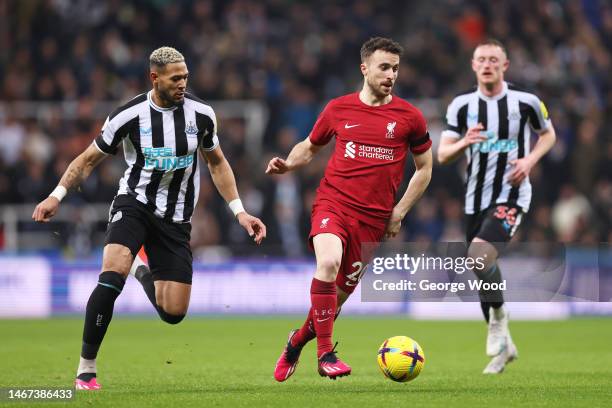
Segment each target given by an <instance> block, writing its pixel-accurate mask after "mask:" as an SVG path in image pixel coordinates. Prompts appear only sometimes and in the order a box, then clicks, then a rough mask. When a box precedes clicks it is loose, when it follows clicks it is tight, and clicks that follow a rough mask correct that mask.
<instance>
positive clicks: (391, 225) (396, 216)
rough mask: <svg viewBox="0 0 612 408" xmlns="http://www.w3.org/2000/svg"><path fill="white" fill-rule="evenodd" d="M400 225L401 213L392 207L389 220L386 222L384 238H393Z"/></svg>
mask: <svg viewBox="0 0 612 408" xmlns="http://www.w3.org/2000/svg"><path fill="white" fill-rule="evenodd" d="M401 227H402V215H401V214H400V213H399V212H398V211H396V210H395V209H393V212H392V213H391V218H389V222H387V229H386V230H385V239H389V238H394V237H395V236H397V234H398V233H399V230H400V228H401Z"/></svg>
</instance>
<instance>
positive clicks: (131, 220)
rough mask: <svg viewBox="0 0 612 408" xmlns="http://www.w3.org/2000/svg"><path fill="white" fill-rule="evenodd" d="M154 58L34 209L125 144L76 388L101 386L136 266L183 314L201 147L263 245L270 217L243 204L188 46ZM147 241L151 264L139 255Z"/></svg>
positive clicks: (49, 212)
mask: <svg viewBox="0 0 612 408" xmlns="http://www.w3.org/2000/svg"><path fill="white" fill-rule="evenodd" d="M149 61H150V79H151V82H152V85H153V89H152V90H151V91H149V92H148V93H146V94H141V95H139V96H137V97H135V98H134V99H132V100H131V101H129V102H128V103H127V104H125V105H122V106H121V107H119V108H118V109H117V110H115V111H114V112H113V113H112V114H111V115H109V117H108V119H107V121H106V123H105V124H104V126H103V128H102V132H101V134H100V136H98V137H97V138H96V140H95V141H94V143H92V144H91V145H90V146H89V147H88V148H87V149H86V150H85V151H84V152H83V153H82V154H81V155H79V156H78V157H77V158H76V159H75V160H74V161H73V162H72V163H71V164H70V165H69V166H68V169H67V170H66V172H65V173H64V175H63V176H62V178H61V180H60V182H59V185H58V186H57V188H56V189H55V190H54V191H53V192H52V193H51V195H50V196H49V197H48V198H46V199H45V200H44V201H42V202H41V203H40V204H38V206H36V208H35V210H34V213H33V215H32V218H33V219H34V220H35V221H39V222H48V221H49V220H50V218H51V217H53V215H55V213H56V212H57V210H58V207H59V204H60V201H61V200H62V198H63V197H64V196H65V195H66V193H67V191H68V190H70V189H71V188H75V187H77V186H78V185H79V184H80V183H82V182H83V181H84V180H85V179H86V178H87V176H88V175H89V174H90V173H91V171H92V170H93V169H94V168H95V167H96V166H97V165H98V164H99V163H100V162H101V161H102V160H104V159H105V158H106V157H107V156H108V155H109V154H115V153H116V151H117V148H118V146H119V144H121V143H123V148H124V156H125V160H126V163H127V164H128V168H127V170H126V172H125V174H124V176H123V178H122V179H121V181H120V182H119V190H118V193H117V196H116V197H115V200H114V201H113V204H112V205H111V210H110V219H109V224H108V228H107V232H106V240H105V247H104V255H103V260H102V273H101V274H100V276H99V278H98V285H97V286H96V287H95V289H94V290H93V292H92V294H91V296H90V298H89V301H88V303H87V310H86V313H85V325H84V329H83V345H82V350H81V358H80V363H79V367H78V370H77V378H76V380H75V386H76V388H77V389H84V390H95V389H99V388H100V387H101V386H100V384H99V383H98V381H97V379H96V374H97V369H96V357H97V354H98V350H99V348H100V345H101V343H102V340H103V338H104V334H105V333H106V330H107V328H108V325H109V324H110V321H111V318H112V314H113V307H114V303H115V300H116V299H117V297H118V296H119V294H120V293H121V291H122V289H123V286H124V284H125V279H126V278H127V276H128V274H129V273H130V272H132V273H134V274H135V275H136V277H137V279H138V280H139V281H140V283H141V284H142V286H143V288H144V290H145V293H146V294H147V296H148V297H149V300H150V301H151V303H152V304H153V306H154V307H155V308H156V310H157V312H158V314H159V316H160V317H161V319H162V320H163V321H165V322H167V323H170V324H177V323H179V322H180V321H181V320H182V319H183V318H184V317H185V314H186V313H187V308H188V306H189V297H190V294H191V281H192V273H193V271H192V259H193V258H192V254H191V248H190V245H189V240H190V233H191V223H190V220H191V215H192V214H193V209H194V207H195V205H196V203H197V197H198V192H199V169H200V167H199V163H198V156H199V155H202V156H203V157H204V159H205V160H206V163H207V164H208V168H209V170H210V174H211V176H212V180H213V182H214V184H215V186H216V188H217V190H218V191H219V193H220V194H221V196H222V197H223V198H224V199H225V200H226V201H227V202H228V203H229V206H230V208H231V209H232V211H233V212H234V214H235V215H236V218H237V220H238V222H239V223H240V225H242V227H244V229H245V230H246V231H247V232H248V234H249V235H250V236H251V237H253V239H254V240H255V242H256V243H257V244H259V243H261V241H262V239H263V238H265V236H266V227H265V226H264V224H263V223H262V222H261V221H260V220H259V219H258V218H255V217H253V216H251V215H249V214H248V213H247V212H246V211H245V210H244V208H243V207H242V203H241V201H240V199H239V196H238V190H237V188H236V180H235V178H234V173H233V171H232V168H231V167H230V165H229V163H228V161H227V160H226V159H225V156H224V155H223V152H222V150H221V147H220V146H219V142H218V138H217V123H216V118H215V114H214V112H213V110H212V108H210V106H208V105H206V104H204V103H203V102H202V101H200V100H199V99H198V98H196V97H194V96H193V95H190V94H188V93H187V92H186V87H187V78H188V75H189V72H188V70H187V65H186V64H185V60H184V58H183V56H182V55H181V53H179V52H178V51H177V50H175V49H174V48H170V47H161V48H159V49H157V50H155V51H153V53H152V54H151V56H150V58H149ZM142 245H144V247H145V250H146V251H147V254H148V260H149V265H150V269H149V268H148V267H145V266H143V265H140V264H141V263H140V264H139V262H138V260H137V261H134V259H135V258H136V257H137V253H138V251H139V250H140V248H141V246H142ZM137 266H140V267H139V268H136V267H137Z"/></svg>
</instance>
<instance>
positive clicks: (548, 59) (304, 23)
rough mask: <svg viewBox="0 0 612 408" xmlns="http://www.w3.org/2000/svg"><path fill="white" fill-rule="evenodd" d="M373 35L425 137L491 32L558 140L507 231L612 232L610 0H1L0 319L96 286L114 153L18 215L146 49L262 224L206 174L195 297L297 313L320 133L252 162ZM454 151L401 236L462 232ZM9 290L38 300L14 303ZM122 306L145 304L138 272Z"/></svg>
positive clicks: (106, 107) (294, 131) (295, 125)
mask: <svg viewBox="0 0 612 408" xmlns="http://www.w3.org/2000/svg"><path fill="white" fill-rule="evenodd" d="M374 35H382V36H389V37H392V38H394V39H396V40H398V41H399V42H400V43H401V44H402V45H403V46H404V48H405V55H404V57H403V60H402V66H401V70H400V76H399V80H398V82H397V85H396V89H395V92H396V93H397V94H398V95H400V96H402V97H404V98H406V99H408V100H409V101H411V102H413V103H414V104H415V105H417V106H418V107H419V108H421V109H422V110H423V112H424V114H425V116H426V117H427V119H428V123H429V130H430V133H431V135H432V137H433V139H434V144H437V141H438V139H439V134H440V131H441V130H442V129H443V126H444V114H445V108H446V105H447V103H448V102H449V101H450V99H452V97H453V95H454V94H455V93H456V92H459V91H461V90H464V89H468V88H469V87H471V86H473V84H474V78H473V73H472V72H471V69H470V56H471V52H472V50H473V47H474V45H475V44H477V43H478V42H479V41H481V40H482V39H484V38H486V37H487V36H494V37H496V38H498V39H500V40H501V41H502V42H504V43H505V44H506V46H507V48H508V51H509V58H510V61H511V65H510V70H509V72H508V73H507V79H508V80H510V81H512V82H515V83H517V84H520V85H522V86H525V87H527V88H530V89H533V90H534V91H535V92H536V93H537V94H538V95H539V96H540V97H541V98H542V99H543V100H544V101H545V103H546V104H547V107H548V110H549V112H550V116H551V118H552V120H553V123H554V126H555V129H556V131H557V137H558V140H557V144H556V145H555V147H554V148H553V150H552V151H551V152H550V153H549V154H547V155H546V156H545V157H544V159H543V160H542V161H541V163H539V164H538V166H537V167H536V168H535V169H534V171H533V172H532V174H531V181H532V183H533V190H534V197H533V202H532V208H531V210H530V213H529V215H528V217H527V218H526V220H525V221H524V223H523V225H522V226H521V228H520V229H519V233H518V237H517V238H516V239H517V240H520V241H524V242H532V241H552V242H562V243H567V244H571V245H581V246H591V247H596V245H597V244H598V243H599V242H609V240H610V235H611V229H610V220H611V215H612V184H611V180H610V176H611V175H612V139H611V138H610V134H611V132H612V123H611V122H610V120H609V118H610V116H611V113H612V112H611V111H610V110H611V107H612V77H611V76H610V67H611V64H612V53H611V47H612V6H611V5H610V4H609V3H608V2H605V1H595V0H593V1H587V0H585V1H544V0H542V1H533V2H510V1H507V2H495V4H493V3H492V2H486V1H471V2H467V1H460V0H453V1H450V0H449V1H440V2H427V1H411V2H392V1H387V0H383V1H377V2H368V1H340V2H326V1H314V2H299V1H281V0H272V1H267V2H256V1H246V0H237V1H181V2H171V1H163V0H158V1H122V2H118V1H109V2H97V1H87V0H83V1H78V2H70V1H62V0H48V1H27V2H17V1H0V42H1V43H2V47H1V49H2V51H0V78H1V81H0V208H1V210H0V217H1V218H0V249H1V251H2V256H1V257H0V262H1V263H2V266H3V267H2V268H0V269H2V272H1V273H2V275H0V276H3V279H2V281H0V291H1V292H2V293H3V294H4V296H3V298H4V301H2V300H0V316H13V317H15V316H25V315H31V316H48V315H51V314H62V313H74V312H79V311H80V310H82V307H83V305H84V303H85V302H86V299H87V296H88V294H89V291H90V288H91V287H92V286H93V285H94V284H95V278H94V276H95V273H96V271H97V270H98V268H99V263H100V258H101V244H102V240H103V234H104V229H105V223H106V218H107V209H108V204H109V203H110V201H111V200H112V198H113V196H114V194H115V192H116V188H117V180H118V178H119V176H120V174H121V173H122V172H123V169H124V168H125V167H124V166H125V165H124V163H123V161H122V159H121V158H120V157H117V158H113V159H111V160H106V161H105V162H103V163H102V164H101V165H100V167H99V168H98V169H97V171H95V172H94V174H92V175H91V176H90V178H89V179H88V180H87V181H86V182H85V183H84V184H83V185H82V187H81V189H80V191H79V192H77V193H71V194H70V195H69V196H68V197H67V198H66V199H65V200H64V202H63V203H62V211H61V212H60V213H59V214H58V216H57V220H56V221H55V222H52V223H50V224H47V225H35V224H34V223H32V222H31V221H30V215H31V212H32V209H33V207H34V205H35V203H37V202H38V201H39V200H41V199H43V198H44V197H46V196H47V195H48V194H49V192H50V191H51V190H52V189H53V187H54V186H55V185H56V183H57V181H58V180H59V178H60V176H61V174H62V173H63V171H64V170H65V168H66V166H67V165H68V163H69V162H70V161H71V160H72V159H73V158H74V157H76V155H78V154H79V153H80V152H81V151H82V150H83V149H84V148H85V147H86V146H88V145H89V144H90V143H91V141H92V140H93V138H94V137H95V136H96V135H97V134H98V132H99V129H100V127H101V125H102V123H103V121H104V119H105V117H106V115H107V114H108V113H109V112H110V111H111V110H112V109H113V107H114V106H116V105H117V104H118V103H119V102H121V101H125V100H127V99H129V98H131V97H133V96H134V95H136V94H138V93H140V92H143V91H146V90H147V89H149V86H150V83H149V80H148V77H147V68H148V67H147V58H148V54H149V53H150V51H151V50H152V49H154V48H156V47H158V46H160V45H171V46H174V47H176V48H178V49H179V50H180V51H181V52H183V53H184V55H185V56H186V58H187V64H188V67H189V69H190V75H191V76H190V80H189V88H190V89H191V90H192V91H193V92H194V93H195V94H196V95H198V96H199V97H201V98H203V99H205V100H206V101H209V102H210V103H211V105H212V106H213V107H214V108H215V109H216V111H217V115H218V117H219V126H220V132H219V134H220V140H221V145H222V147H223V149H224V151H225V153H226V156H227V157H228V158H229V160H230V163H231V164H232V166H233V168H234V171H235V173H236V175H237V179H238V183H239V190H240V192H241V195H242V199H243V202H244V203H245V206H246V208H247V209H248V210H249V211H250V212H252V213H253V214H255V215H257V216H259V217H261V218H262V219H263V221H264V222H265V223H266V225H267V226H268V238H267V240H266V242H265V244H264V245H263V246H262V247H261V248H257V247H255V246H254V245H251V243H250V242H249V241H248V239H247V237H246V235H245V234H244V233H242V231H241V230H240V227H239V226H238V225H237V224H236V223H235V222H233V220H232V216H231V213H230V212H229V211H228V209H227V208H226V207H227V206H226V205H225V203H224V202H223V201H222V199H221V198H220V197H219V195H218V194H217V193H216V191H215V189H214V186H213V185H212V183H211V180H210V178H209V177H208V176H207V175H206V176H205V177H203V181H202V189H201V194H200V198H199V204H198V208H197V210H196V212H195V214H194V221H193V240H192V245H193V249H194V255H195V260H196V281H195V282H196V283H195V287H194V291H195V292H194V296H193V300H192V304H193V305H192V310H193V311H195V312H214V313H244V312H262V313H269V312H276V313H286V312H302V311H303V310H304V308H305V307H306V305H307V302H308V299H307V293H306V288H307V285H308V281H309V279H310V278H309V276H310V274H311V268H312V259H311V254H310V252H309V251H308V250H307V248H306V245H305V244H306V240H305V237H306V235H307V232H308V230H309V213H310V207H311V203H312V200H313V197H314V192H315V189H316V186H317V185H318V182H319V180H320V178H321V176H322V174H323V172H324V168H325V163H326V161H327V157H328V154H329V152H330V151H331V147H328V148H327V149H326V150H325V152H324V153H322V154H321V155H320V156H321V157H317V158H316V159H315V161H314V162H313V163H311V165H309V166H308V167H307V168H305V169H304V170H302V171H299V172H297V173H294V174H291V175H287V176H284V177H268V176H265V175H264V169H265V164H266V163H267V161H268V160H269V159H270V158H271V157H272V156H273V155H281V156H284V155H286V154H287V153H288V151H289V150H290V148H291V147H292V146H293V145H294V144H295V143H296V142H297V141H299V140H301V139H303V138H305V137H306V136H307V134H308V132H309V130H310V128H311V126H312V124H313V123H314V120H315V119H316V116H317V114H318V112H319V111H320V110H321V109H322V107H323V106H324V103H325V102H326V101H327V100H329V99H330V98H333V97H335V96H338V95H341V94H344V93H348V92H352V91H355V90H357V89H358V88H359V87H360V86H361V81H362V79H361V76H360V72H359V69H358V65H359V47H360V45H361V43H362V42H363V41H364V40H366V39H367V38H369V37H371V36H374ZM434 148H435V147H434ZM119 156H120V154H119ZM464 165H465V164H464V162H463V161H461V162H459V163H457V164H455V165H453V166H447V167H442V166H438V165H435V166H434V174H433V179H432V182H431V185H430V187H429V189H428V191H427V192H426V194H425V196H424V197H423V198H422V199H421V200H420V201H419V203H418V205H417V206H416V207H415V208H414V209H413V211H412V212H411V213H410V214H409V215H408V217H407V219H406V220H405V222H404V226H403V228H402V232H401V236H400V237H398V240H405V241H425V242H437V241H460V240H462V239H463V233H462V189H463V187H462V185H463V181H462V172H463V166H464ZM203 171H204V172H207V170H206V169H205V168H203ZM411 172H412V169H410V168H409V169H407V175H408V176H409V175H410V174H411ZM26 265H27V268H26ZM24 270H27V271H28V274H27V275H24V273H23V271H24ZM223 282H226V283H225V284H223ZM253 288H256V289H255V290H253ZM279 288H283V290H279ZM24 291H25V292H24ZM28 291H29V292H28ZM24 293H31V294H32V297H33V298H36V299H38V300H39V301H38V302H32V301H31V300H28V301H25V299H29V298H28V296H24ZM236 294H239V296H236ZM245 297H246V298H245ZM247 298H248V299H247ZM261 299H272V300H270V301H267V302H262V301H261ZM241 301H242V303H241ZM33 304H38V306H37V307H38V309H37V307H35V306H33ZM118 305H119V309H120V310H124V311H132V312H139V313H143V312H147V311H149V306H148V305H147V303H146V298H145V296H143V294H142V293H140V292H139V288H138V287H137V286H136V285H133V286H132V287H131V288H128V290H126V294H124V295H123V296H122V298H121V299H120V301H119V303H118ZM351 305H352V306H351V307H353V308H354V310H355V311H362V312H380V313H390V312H394V313H395V312H399V313H406V312H408V313H413V315H414V313H415V309H414V308H412V309H411V307H410V306H408V305H386V306H385V305H381V304H378V305H377V304H370V305H367V304H359V301H358V300H356V301H355V300H354V299H353V300H352V302H351ZM460 306H461V307H460ZM460 306H457V305H454V306H452V307H451V308H450V309H448V310H447V309H444V308H442V309H444V310H442V311H440V312H433V311H432V310H433V309H435V307H440V306H439V305H433V306H428V309H427V308H426V309H427V310H428V312H425V313H424V315H425V316H434V315H439V316H442V317H477V316H478V311H477V310H476V309H477V308H475V307H473V306H474V305H460ZM463 306H465V312H464V313H459V312H458V310H459V309H462V307H463ZM581 307H582V309H585V306H584V305H583V306H580V307H579V309H580V308H581ZM432 308H433V309H432ZM559 308H561V309H563V310H562V311H561V312H560V311H559V310H560V309H559ZM534 309H537V310H542V317H553V316H557V317H558V316H567V315H568V314H570V313H573V312H574V311H575V308H574V307H573V306H571V305H553V306H552V309H554V310H553V311H550V310H549V309H551V306H550V305H546V304H540V305H536V306H534V305H529V307H525V310H526V315H529V316H533V310H534ZM582 309H581V310H582ZM348 310H349V311H350V310H351V309H348ZM585 310H586V312H588V313H593V312H595V313H604V312H609V311H610V308H609V307H608V306H606V305H604V304H600V305H594V306H592V307H590V306H589V307H586V309H585ZM536 315H537V313H536Z"/></svg>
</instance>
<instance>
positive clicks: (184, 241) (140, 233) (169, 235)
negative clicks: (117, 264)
mask: <svg viewBox="0 0 612 408" xmlns="http://www.w3.org/2000/svg"><path fill="white" fill-rule="evenodd" d="M190 239H191V224H190V223H184V224H181V223H174V222H171V221H167V220H164V219H162V218H159V217H156V216H155V215H154V214H153V212H152V211H151V210H149V209H148V208H147V207H146V205H145V204H143V203H141V202H140V201H138V200H136V199H135V198H134V197H132V196H129V195H119V196H117V197H115V199H114V200H113V203H112V204H111V208H110V214H109V222H108V227H107V228H106V238H105V240H104V244H105V245H107V244H120V245H123V246H126V247H128V248H129V249H130V251H131V252H132V255H134V256H136V254H137V253H138V251H139V250H140V248H141V247H142V245H144V247H145V251H146V253H147V257H148V259H149V268H150V269H151V273H152V274H153V279H154V280H168V281H174V282H182V283H188V284H191V279H192V275H193V265H192V263H193V256H192V254H191V246H190V245H189V241H190Z"/></svg>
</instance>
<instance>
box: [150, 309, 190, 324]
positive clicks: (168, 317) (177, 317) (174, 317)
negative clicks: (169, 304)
mask: <svg viewBox="0 0 612 408" xmlns="http://www.w3.org/2000/svg"><path fill="white" fill-rule="evenodd" d="M157 313H159V317H160V318H161V319H162V320H163V321H164V322H166V323H168V324H179V323H180V322H181V321H183V319H184V318H185V314H186V313H179V314H174V313H168V312H166V311H165V310H164V309H163V308H162V307H161V306H157Z"/></svg>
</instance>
